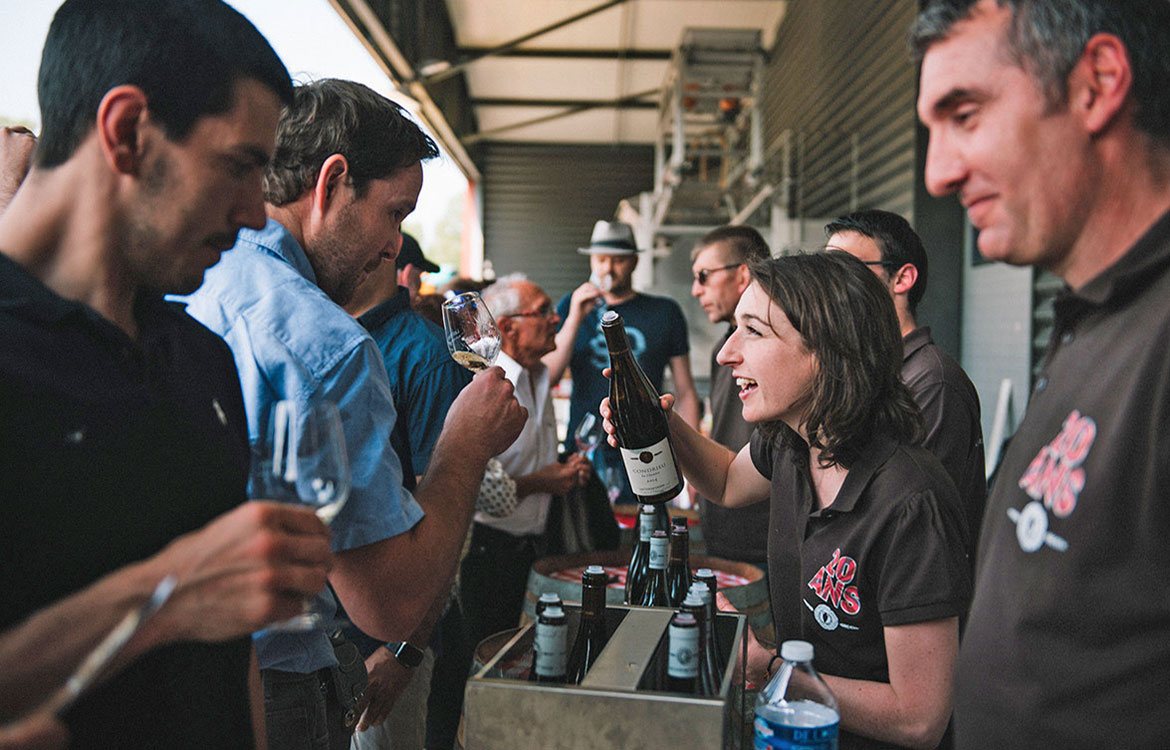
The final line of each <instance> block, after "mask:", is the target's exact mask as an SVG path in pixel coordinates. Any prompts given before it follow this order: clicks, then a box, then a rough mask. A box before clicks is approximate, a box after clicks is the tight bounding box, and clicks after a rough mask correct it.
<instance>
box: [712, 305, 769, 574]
mask: <svg viewBox="0 0 1170 750" xmlns="http://www.w3.org/2000/svg"><path fill="white" fill-rule="evenodd" d="M734 330H735V329H734V328H729V329H728V330H727V333H726V334H724V336H723V338H722V339H720V341H719V343H717V344H716V345H715V348H714V349H712V350H711V439H712V440H714V441H715V442H717V443H720V444H721V445H725V446H727V447H728V448H730V449H731V450H733V451H735V452H736V453H738V452H739V451H740V449H741V448H743V447H744V446H745V445H747V444H748V440H750V439H751V436H752V429H753V428H752V426H751V425H750V424H748V423H747V422H745V421H744V420H743V405H742V404H741V403H740V400H739V386H737V385H736V384H735V378H733V377H732V376H731V368H730V367H724V366H723V365H721V364H719V363H718V362H716V361H715V355H716V354H718V353H719V350H720V349H721V348H723V344H724V343H726V341H727V338H728V336H730V335H731V332H732V331H734ZM699 514H700V518H701V519H702V522H703V542H704V544H706V546H707V552H708V553H709V554H712V555H716V556H717V557H723V558H726V559H728V560H739V561H742V562H749V563H755V564H762V563H764V562H767V560H768V504H767V503H755V504H753V505H749V506H747V507H745V508H724V507H723V506H722V505H716V504H715V503H712V502H711V501H709V500H707V499H706V498H702V497H701V498H700V499H699Z"/></svg>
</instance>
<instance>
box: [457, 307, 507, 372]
mask: <svg viewBox="0 0 1170 750" xmlns="http://www.w3.org/2000/svg"><path fill="white" fill-rule="evenodd" d="M443 330H444V332H445V333H446V338H447V348H448V349H450V350H451V357H452V358H453V359H454V360H455V361H456V362H458V363H459V364H461V365H463V366H464V367H466V368H467V369H468V370H471V371H472V372H479V371H480V370H486V369H487V368H489V367H491V366H492V364H493V363H494V362H495V361H496V357H497V356H499V354H500V329H499V328H496V319H495V318H493V317H492V312H491V310H489V309H488V307H487V305H485V304H484V302H483V298H482V297H480V296H479V292H464V293H463V294H457V295H455V296H453V297H451V298H449V299H447V300H446V301H444V302H443Z"/></svg>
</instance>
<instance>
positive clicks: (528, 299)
mask: <svg viewBox="0 0 1170 750" xmlns="http://www.w3.org/2000/svg"><path fill="white" fill-rule="evenodd" d="M483 301H484V303H485V304H487V306H488V307H489V308H490V309H491V310H492V312H493V313H494V315H495V317H496V324H497V325H498V326H499V329H500V356H499V359H498V360H497V361H496V364H497V365H498V366H499V367H502V368H503V370H504V376H505V377H507V378H508V380H509V381H511V382H512V385H513V386H514V387H515V389H516V398H517V400H518V401H519V402H520V403H521V404H522V405H524V406H525V407H526V408H527V409H528V421H527V422H525V424H524V429H523V430H521V432H520V437H518V438H516V442H514V443H512V445H511V446H510V447H509V448H508V449H507V450H505V451H504V452H503V453H501V454H499V455H498V456H496V459H497V460H498V461H499V462H500V464H501V466H502V467H503V470H504V472H505V473H506V474H507V475H508V476H509V477H510V478H511V479H512V480H514V481H515V485H516V499H517V501H518V503H517V505H516V508H515V510H513V511H512V512H511V514H509V515H506V516H492V515H489V514H488V513H486V512H482V511H481V512H477V513H476V514H475V523H474V524H473V526H472V531H471V546H470V549H469V550H468V553H467V556H466V557H465V558H464V559H463V564H462V567H461V569H460V598H461V600H462V602H463V614H464V616H465V618H466V620H467V626H468V631H469V633H470V635H471V641H472V643H478V642H479V641H481V640H482V639H484V638H486V637H487V636H489V635H491V634H492V633H496V632H498V631H500V630H506V629H508V628H513V627H516V624H517V623H518V621H519V619H520V610H521V608H522V607H523V605H524V590H525V586H526V585H527V583H528V571H529V568H531V567H532V563H533V562H535V561H536V559H537V558H538V557H541V556H542V555H543V554H544V552H545V549H546V546H547V545H546V535H545V525H546V524H547V522H548V516H549V505H550V503H551V501H552V498H553V496H554V495H564V494H565V493H567V492H568V491H569V490H571V489H573V488H574V487H578V486H581V485H583V484H584V483H585V480H586V479H587V478H588V476H589V471H590V467H589V462H588V460H586V458H585V457H584V456H583V455H581V454H577V453H574V454H572V455H570V456H569V458H568V459H567V460H566V461H565V462H564V463H561V462H559V461H558V460H557V428H556V415H555V414H554V413H553V406H552V396H551V394H550V388H551V382H550V380H549V373H548V368H547V367H545V365H544V364H543V363H542V362H541V357H543V356H544V355H546V354H548V353H549V352H551V351H552V350H553V349H554V348H555V347H556V334H557V326H558V325H559V324H560V322H561V318H560V316H559V315H557V312H556V310H555V309H554V308H553V305H552V300H551V299H549V296H548V295H547V294H545V292H544V290H543V289H541V288H540V287H539V286H537V285H536V284H534V283H532V282H531V281H529V280H528V279H526V278H525V277H523V276H521V275H518V274H517V275H512V276H505V277H503V278H501V279H499V280H497V281H496V282H495V283H494V284H492V285H491V286H489V287H487V288H486V289H484V290H483Z"/></svg>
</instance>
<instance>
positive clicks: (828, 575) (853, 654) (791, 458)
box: [751, 432, 971, 749]
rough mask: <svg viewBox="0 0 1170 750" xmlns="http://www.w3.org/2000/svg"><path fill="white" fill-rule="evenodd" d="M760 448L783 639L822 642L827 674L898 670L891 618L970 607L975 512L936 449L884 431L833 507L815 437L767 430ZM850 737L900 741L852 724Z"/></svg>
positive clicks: (821, 664)
mask: <svg viewBox="0 0 1170 750" xmlns="http://www.w3.org/2000/svg"><path fill="white" fill-rule="evenodd" d="M751 456H752V462H753V463H754V464H755V466H756V469H757V470H758V471H759V472H760V473H761V474H762V475H763V476H764V477H766V478H768V479H770V480H771V482H772V491H771V510H772V522H771V524H770V532H769V538H768V581H769V585H770V587H771V595H772V616H773V621H774V623H775V626H776V638H777V641H778V642H779V641H783V640H786V639H790V638H801V639H803V640H806V641H809V642H810V643H812V644H813V646H814V647H815V649H816V656H815V665H816V668H817V670H818V671H820V672H822V673H824V674H829V675H837V676H839V677H848V678H852V679H858V680H872V681H876V682H888V681H889V667H888V663H887V660H886V646H885V632H884V628H885V627H887V626H894V625H909V624H913V623H919V622H929V621H931V620H939V619H944V618H947V617H955V616H962V615H963V614H964V613H965V611H966V608H967V603H968V601H969V598H970V592H971V580H970V574H969V572H968V566H967V559H966V555H965V554H964V551H963V540H964V538H965V529H964V524H965V522H964V519H963V516H962V513H961V512H960V510H959V504H958V502H957V500H956V497H955V488H954V484H953V483H952V482H951V480H950V478H949V477H948V476H947V475H946V472H945V471H944V470H943V468H942V465H941V464H940V463H939V462H938V459H936V458H935V457H934V456H933V455H932V454H930V453H929V452H928V451H926V450H925V449H923V448H916V447H908V446H903V445H899V444H897V443H894V442H891V441H888V440H883V439H880V438H875V439H874V440H872V441H871V442H870V443H869V444H868V445H867V446H866V447H865V449H864V450H863V451H862V453H861V455H860V456H859V457H858V459H857V460H856V461H855V462H854V464H853V466H852V467H850V469H849V474H848V476H847V477H846V478H845V483H844V485H842V487H841V490H840V491H839V492H838V494H837V497H836V498H835V499H834V501H833V503H832V504H831V505H830V506H829V507H827V508H825V509H823V510H822V509H819V508H818V507H817V502H816V495H815V492H814V490H813V487H812V483H811V479H810V476H809V472H808V452H807V449H806V450H803V451H798V450H794V449H793V448H791V447H789V446H788V445H786V444H785V443H784V442H783V441H781V440H778V439H776V440H768V439H766V438H764V437H763V435H762V434H761V433H759V432H757V433H756V434H755V435H753V436H752V442H751ZM841 747H842V748H867V749H872V748H887V747H893V746H892V745H889V744H887V743H882V742H878V741H876V740H870V739H868V738H864V737H859V736H857V735H852V734H850V733H848V732H844V731H842V735H841Z"/></svg>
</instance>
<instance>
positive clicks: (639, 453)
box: [621, 438, 678, 496]
mask: <svg viewBox="0 0 1170 750" xmlns="http://www.w3.org/2000/svg"><path fill="white" fill-rule="evenodd" d="M621 451H622V460H623V461H624V462H625V464H626V474H627V475H628V476H629V477H630V489H632V490H633V491H634V494H635V495H643V496H649V495H660V494H662V493H663V492H666V491H667V490H670V489H671V488H673V487H674V486H675V485H677V484H678V468H677V467H676V466H675V465H674V454H673V453H671V451H670V442H669V441H668V440H667V439H666V438H663V439H662V440H659V441H658V442H657V443H655V444H654V445H650V446H647V447H645V448H641V449H639V450H630V449H629V448H622V449H621Z"/></svg>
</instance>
